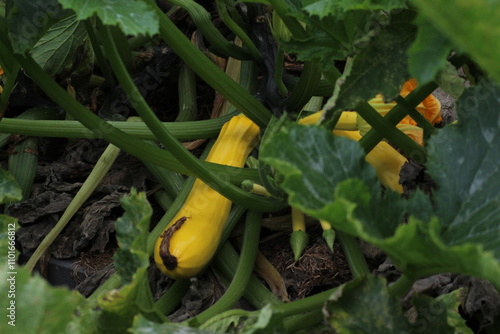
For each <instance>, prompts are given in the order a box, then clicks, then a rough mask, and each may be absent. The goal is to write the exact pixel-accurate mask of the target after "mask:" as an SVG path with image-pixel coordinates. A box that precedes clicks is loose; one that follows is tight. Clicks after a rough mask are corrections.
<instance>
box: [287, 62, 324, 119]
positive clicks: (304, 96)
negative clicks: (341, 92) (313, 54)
mask: <svg viewBox="0 0 500 334" xmlns="http://www.w3.org/2000/svg"><path fill="white" fill-rule="evenodd" d="M320 79H321V70H320V68H319V66H318V64H317V62H314V61H309V62H306V63H305V64H304V70H303V71H302V74H301V75H300V79H299V83H298V84H297V86H296V87H295V89H294V90H293V92H292V95H291V96H290V97H289V98H288V99H287V100H286V108H287V111H289V112H294V111H300V110H302V108H303V107H304V105H305V104H306V103H307V102H308V101H309V100H310V99H311V97H312V96H313V93H314V91H315V89H316V86H317V85H318V82H319V80H320Z"/></svg>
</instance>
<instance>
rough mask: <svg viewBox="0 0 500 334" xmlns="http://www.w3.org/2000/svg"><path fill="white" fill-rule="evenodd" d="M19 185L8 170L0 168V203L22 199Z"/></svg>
mask: <svg viewBox="0 0 500 334" xmlns="http://www.w3.org/2000/svg"><path fill="white" fill-rule="evenodd" d="M22 198H23V194H22V190H21V187H20V186H19V184H18V183H17V181H16V179H15V178H14V176H13V175H12V174H11V173H9V172H8V171H6V170H4V169H2V168H0V203H1V204H4V203H10V202H18V201H20V200H22Z"/></svg>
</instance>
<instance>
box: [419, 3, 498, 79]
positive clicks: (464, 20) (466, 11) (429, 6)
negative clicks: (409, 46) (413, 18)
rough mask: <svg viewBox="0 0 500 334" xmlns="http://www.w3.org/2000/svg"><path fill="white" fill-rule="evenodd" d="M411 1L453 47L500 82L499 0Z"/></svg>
mask: <svg viewBox="0 0 500 334" xmlns="http://www.w3.org/2000/svg"><path fill="white" fill-rule="evenodd" d="M413 3H414V4H415V5H417V6H418V7H419V9H420V11H421V13H422V14H423V15H425V16H426V17H427V18H428V19H429V20H430V21H431V22H432V23H433V24H434V25H435V26H436V27H437V28H438V29H439V30H441V31H442V32H443V33H444V34H445V35H446V36H447V37H448V38H449V39H450V40H451V41H453V42H454V43H455V45H456V46H458V47H459V48H460V49H462V50H464V51H466V52H468V53H469V54H470V55H471V56H472V57H473V58H474V59H475V60H476V61H477V62H478V63H479V64H480V65H481V66H482V67H483V68H484V69H485V70H486V71H487V72H488V73H490V74H491V76H492V77H493V78H494V79H495V80H497V81H500V63H499V62H498V55H500V43H498V41H500V25H499V24H498V22H500V2H499V1H492V0H473V1H471V0H415V1H413Z"/></svg>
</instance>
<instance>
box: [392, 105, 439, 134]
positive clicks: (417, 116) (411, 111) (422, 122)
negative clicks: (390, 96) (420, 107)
mask: <svg viewBox="0 0 500 334" xmlns="http://www.w3.org/2000/svg"><path fill="white" fill-rule="evenodd" d="M395 101H396V102H397V103H398V105H401V106H402V107H403V108H404V109H405V111H406V113H407V114H408V115H409V116H410V117H411V118H413V119H414V120H415V122H417V124H418V125H419V126H420V127H421V128H423V129H424V139H426V138H428V137H429V136H430V135H432V134H433V133H435V132H436V131H437V130H436V128H434V127H433V126H432V124H431V123H429V121H428V120H427V119H426V118H425V117H424V116H423V115H422V114H421V113H419V112H418V111H417V110H416V109H415V108H412V107H411V106H410V105H409V104H408V102H407V101H406V100H405V99H404V98H403V97H402V96H401V95H398V97H396V100H395ZM424 142H425V141H424Z"/></svg>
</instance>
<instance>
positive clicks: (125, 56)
mask: <svg viewBox="0 0 500 334" xmlns="http://www.w3.org/2000/svg"><path fill="white" fill-rule="evenodd" d="M97 22H98V30H101V29H103V28H104V26H103V25H102V23H101V21H100V20H98V21H97ZM107 28H108V29H109V31H110V33H111V36H112V38H113V42H114V44H115V47H116V50H117V52H118V54H119V55H120V59H121V60H122V62H123V64H124V65H125V67H126V68H127V70H128V71H132V52H131V50H130V46H129V44H128V38H127V36H125V34H124V33H123V31H122V30H121V29H120V28H118V26H108V27H107ZM111 67H113V64H111Z"/></svg>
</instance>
